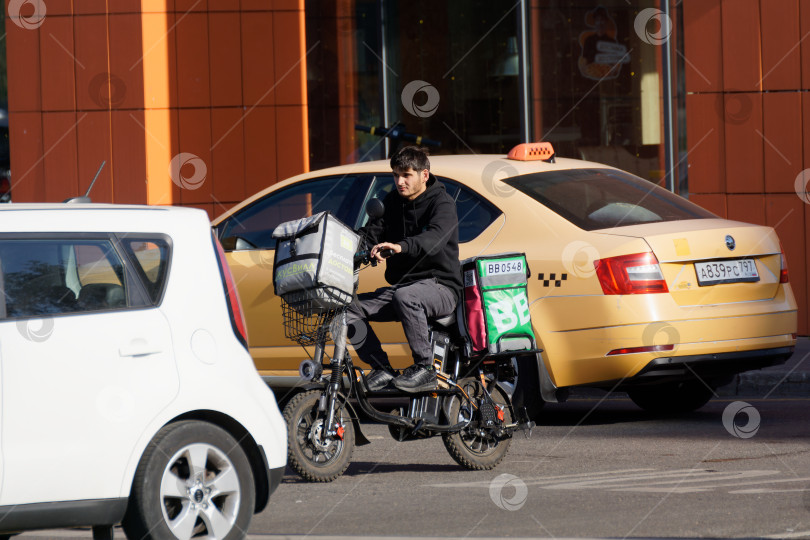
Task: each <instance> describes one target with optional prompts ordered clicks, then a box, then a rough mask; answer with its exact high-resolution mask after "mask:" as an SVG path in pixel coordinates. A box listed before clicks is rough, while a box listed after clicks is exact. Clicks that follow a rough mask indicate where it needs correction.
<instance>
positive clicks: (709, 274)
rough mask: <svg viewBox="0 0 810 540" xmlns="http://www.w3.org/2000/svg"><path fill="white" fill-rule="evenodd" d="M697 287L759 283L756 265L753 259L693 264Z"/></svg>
mask: <svg viewBox="0 0 810 540" xmlns="http://www.w3.org/2000/svg"><path fill="white" fill-rule="evenodd" d="M695 274H696V275H697V280H698V285H700V286H701V287H703V286H704V285H717V284H720V283H741V282H745V281H759V272H757V263H756V261H754V259H729V260H725V261H713V262H701V263H695Z"/></svg>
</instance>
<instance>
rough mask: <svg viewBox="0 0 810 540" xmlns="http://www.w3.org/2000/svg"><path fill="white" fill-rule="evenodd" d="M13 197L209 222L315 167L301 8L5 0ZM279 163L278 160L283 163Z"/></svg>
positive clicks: (254, 2)
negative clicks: (182, 208) (180, 211)
mask: <svg viewBox="0 0 810 540" xmlns="http://www.w3.org/2000/svg"><path fill="white" fill-rule="evenodd" d="M6 12H7V13H8V14H9V17H8V18H7V19H6V21H5V22H6V32H7V51H8V52H7V66H8V68H7V70H8V81H9V139H10V140H11V141H13V142H12V143H11V147H12V150H11V152H12V157H11V162H12V168H13V170H14V173H13V174H12V178H11V188H12V194H13V200H14V201H17V202H22V201H61V200H63V199H65V198H68V197H72V196H76V195H79V194H84V193H85V192H86V191H87V188H88V187H89V185H90V183H91V181H92V180H93V178H94V177H95V175H96V173H97V171H98V169H99V167H100V166H101V164H102V163H106V165H105V166H104V168H103V169H102V170H101V173H100V174H99V176H98V180H97V181H96V183H95V185H94V187H93V190H92V193H91V197H92V199H93V200H94V201H100V202H117V203H147V204H182V205H188V206H196V207H199V208H203V209H205V210H207V211H208V213H209V214H210V215H212V216H214V215H217V214H219V213H221V212H223V211H224V210H225V209H227V208H229V207H230V206H231V205H233V203H235V202H238V201H240V200H242V199H244V198H245V197H246V196H247V195H250V194H252V193H255V192H256V191H259V190H260V189H262V188H264V187H266V186H267V185H269V184H272V183H274V182H276V181H278V180H279V179H281V178H285V177H287V176H290V175H293V174H296V173H299V172H301V171H304V170H307V168H308V166H309V165H308V155H309V151H308V141H309V139H308V136H307V130H306V126H307V105H306V103H307V102H306V81H305V73H306V51H305V50H304V23H303V0H300V1H297V0H291V1H283V0H274V1H272V2H269V1H267V0H241V1H240V0H73V1H71V0H47V2H46V1H45V0H40V1H37V0H30V1H28V2H25V3H20V2H19V1H17V2H14V1H12V0H7V1H6ZM282 157H283V159H282Z"/></svg>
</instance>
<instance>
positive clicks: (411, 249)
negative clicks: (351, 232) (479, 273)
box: [360, 174, 461, 297]
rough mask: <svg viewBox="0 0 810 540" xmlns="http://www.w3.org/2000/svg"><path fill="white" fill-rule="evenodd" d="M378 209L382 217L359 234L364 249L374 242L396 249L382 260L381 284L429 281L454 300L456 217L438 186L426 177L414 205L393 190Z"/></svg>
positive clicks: (458, 279)
mask: <svg viewBox="0 0 810 540" xmlns="http://www.w3.org/2000/svg"><path fill="white" fill-rule="evenodd" d="M383 204H385V214H383V216H382V217H381V218H380V219H377V220H373V221H371V222H369V224H368V225H366V226H365V227H363V228H362V229H361V230H360V231H361V234H364V235H365V239H366V247H367V248H368V249H371V247H372V246H374V245H375V244H379V243H380V242H391V243H393V244H399V245H400V246H401V247H402V252H401V253H397V254H394V255H392V256H390V257H389V258H388V259H387V260H386V267H385V279H386V281H388V283H390V284H391V285H399V284H403V283H410V282H413V281H418V280H420V279H429V278H434V277H435V278H436V280H437V281H438V282H439V283H441V284H442V285H446V286H447V287H449V288H450V289H451V290H453V292H455V293H456V296H457V297H460V296H461V267H460V265H459V262H458V215H457V214H456V203H455V201H453V199H452V197H450V195H448V194H447V190H446V189H445V188H444V184H442V183H441V182H439V181H438V180H436V177H435V176H433V175H432V174H431V175H430V177H429V178H428V181H427V187H426V189H425V191H424V192H422V193H421V194H420V195H419V196H418V197H416V199H414V200H412V201H409V200H408V199H405V198H404V197H402V196H401V195H400V194H399V193H398V192H397V191H396V190H394V191H392V192H391V193H389V194H388V195H386V197H385V199H384V200H383Z"/></svg>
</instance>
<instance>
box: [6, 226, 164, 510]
mask: <svg viewBox="0 0 810 540" xmlns="http://www.w3.org/2000/svg"><path fill="white" fill-rule="evenodd" d="M4 236H5V235H4ZM113 244H114V242H112V241H111V240H110V239H106V240H104V239H80V240H79V239H71V238H60V239H58V240H56V241H54V240H47V241H46V240H30V241H29V240H11V239H8V240H4V239H0V266H1V267H2V270H3V272H2V273H3V275H4V278H5V292H6V295H5V301H6V306H5V307H6V309H7V317H6V318H5V319H2V322H0V366H1V367H2V372H1V373H2V375H0V385H2V396H1V397H2V432H0V444H1V445H2V455H3V460H4V463H3V490H2V493H0V506H5V505H10V504H25V503H31V502H37V501H42V500H47V501H69V500H79V499H90V498H92V499H101V498H115V497H119V496H120V491H121V485H122V480H123V472H124V469H125V468H126V465H127V463H128V461H129V460H130V459H131V457H132V456H131V455H132V451H133V448H134V445H135V443H136V441H137V439H138V438H139V437H140V436H141V434H142V433H143V430H144V427H145V426H146V424H148V423H149V421H150V420H152V419H153V418H154V417H155V416H156V415H157V414H158V413H159V412H160V410H161V409H163V408H164V407H165V406H166V405H168V404H169V403H170V402H171V400H172V399H173V398H174V396H175V395H176V393H177V391H178V388H179V382H178V375H177V369H176V366H175V362H174V357H173V353H172V337H171V333H170V329H169V325H168V323H167V321H166V319H165V317H164V316H163V315H162V314H161V313H160V311H159V310H158V308H156V307H153V306H151V305H150V304H151V300H148V297H149V293H148V292H145V288H144V287H142V286H140V285H138V284H137V283H136V282H135V281H134V280H133V278H135V275H136V274H135V273H133V269H132V268H131V266H132V265H131V264H130V265H128V266H129V267H127V265H124V264H123V260H122V255H123V253H122V252H120V251H116V249H114V248H113ZM123 258H125V256H124V257H123ZM164 274H165V272H164ZM60 280H61V282H60ZM49 295H50V296H49ZM32 314H33V315H32Z"/></svg>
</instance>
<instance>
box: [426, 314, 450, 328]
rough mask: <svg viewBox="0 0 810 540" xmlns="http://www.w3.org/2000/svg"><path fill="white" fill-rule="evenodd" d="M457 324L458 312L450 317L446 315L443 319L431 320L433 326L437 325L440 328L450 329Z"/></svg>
mask: <svg viewBox="0 0 810 540" xmlns="http://www.w3.org/2000/svg"><path fill="white" fill-rule="evenodd" d="M455 322H456V312H455V311H454V312H452V313H451V314H450V315H444V316H443V317H436V318H435V319H430V323H431V324H436V325H439V326H444V327H445V328H448V327H450V326H452V325H453V323H455Z"/></svg>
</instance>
